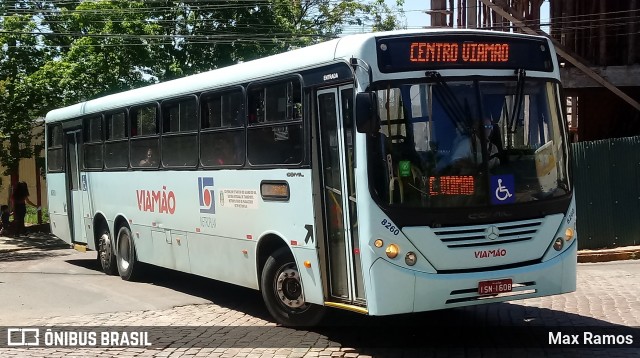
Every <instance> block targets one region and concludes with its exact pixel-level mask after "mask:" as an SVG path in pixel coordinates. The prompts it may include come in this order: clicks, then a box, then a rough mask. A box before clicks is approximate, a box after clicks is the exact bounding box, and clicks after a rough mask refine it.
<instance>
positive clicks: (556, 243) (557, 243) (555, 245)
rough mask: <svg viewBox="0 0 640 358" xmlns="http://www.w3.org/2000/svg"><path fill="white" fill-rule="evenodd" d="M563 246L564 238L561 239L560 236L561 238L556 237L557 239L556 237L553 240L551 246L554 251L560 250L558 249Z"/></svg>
mask: <svg viewBox="0 0 640 358" xmlns="http://www.w3.org/2000/svg"><path fill="white" fill-rule="evenodd" d="M563 246H564V240H562V238H561V237H559V238H557V239H556V241H554V243H553V248H554V249H555V250H556V251H560V250H562V247H563Z"/></svg>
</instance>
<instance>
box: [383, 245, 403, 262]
mask: <svg viewBox="0 0 640 358" xmlns="http://www.w3.org/2000/svg"><path fill="white" fill-rule="evenodd" d="M384 252H385V253H386V254H387V257H388V258H390V259H395V258H396V257H397V256H398V252H400V248H398V245H396V244H391V245H389V246H387V249H386V250H384Z"/></svg>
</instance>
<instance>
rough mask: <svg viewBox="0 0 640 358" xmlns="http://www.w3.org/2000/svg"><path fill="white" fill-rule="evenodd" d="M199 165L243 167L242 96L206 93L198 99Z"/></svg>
mask: <svg viewBox="0 0 640 358" xmlns="http://www.w3.org/2000/svg"><path fill="white" fill-rule="evenodd" d="M200 102H201V111H200V113H201V120H200V125H201V131H200V163H202V165H203V166H205V167H218V166H238V165H242V164H244V159H245V136H244V122H245V110H244V93H243V91H242V90H241V89H234V90H227V91H222V92H214V93H208V94H205V95H203V96H202V99H201V101H200Z"/></svg>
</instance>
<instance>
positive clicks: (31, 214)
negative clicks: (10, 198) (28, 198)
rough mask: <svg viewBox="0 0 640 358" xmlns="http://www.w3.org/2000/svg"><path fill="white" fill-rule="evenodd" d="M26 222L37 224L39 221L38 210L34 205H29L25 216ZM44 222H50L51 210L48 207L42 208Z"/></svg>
mask: <svg viewBox="0 0 640 358" xmlns="http://www.w3.org/2000/svg"><path fill="white" fill-rule="evenodd" d="M24 222H25V223H26V224H34V225H35V224H37V223H38V211H37V209H36V208H34V207H33V206H27V215H25V217H24ZM42 222H43V223H48V222H49V211H48V210H47V208H42Z"/></svg>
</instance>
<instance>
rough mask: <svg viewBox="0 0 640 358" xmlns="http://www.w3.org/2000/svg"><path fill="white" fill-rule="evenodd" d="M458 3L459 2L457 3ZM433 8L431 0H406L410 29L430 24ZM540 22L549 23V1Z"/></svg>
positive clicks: (388, 0) (388, 1)
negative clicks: (428, 13) (429, 10)
mask: <svg viewBox="0 0 640 358" xmlns="http://www.w3.org/2000/svg"><path fill="white" fill-rule="evenodd" d="M385 1H386V3H387V4H389V5H391V6H393V5H395V0H385ZM456 3H457V2H456ZM430 7H431V0H404V12H405V17H406V20H407V21H406V22H407V24H406V25H407V28H408V29H415V28H422V27H423V26H428V25H429V24H430V19H429V15H427V14H426V13H425V11H426V10H428V9H429V8H430ZM540 14H541V15H540V22H541V23H548V22H549V0H546V1H545V2H544V3H543V4H542V7H541V10H540Z"/></svg>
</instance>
